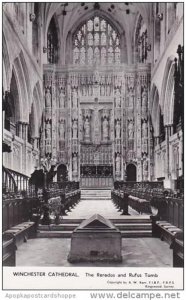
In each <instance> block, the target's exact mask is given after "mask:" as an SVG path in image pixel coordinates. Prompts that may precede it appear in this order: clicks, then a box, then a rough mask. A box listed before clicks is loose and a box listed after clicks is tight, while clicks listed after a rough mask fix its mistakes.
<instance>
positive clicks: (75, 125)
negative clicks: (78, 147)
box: [72, 120, 78, 139]
mask: <svg viewBox="0 0 186 300" xmlns="http://www.w3.org/2000/svg"><path fill="white" fill-rule="evenodd" d="M72 122H73V123H72V136H73V139H77V137H78V122H77V120H73V121H72Z"/></svg>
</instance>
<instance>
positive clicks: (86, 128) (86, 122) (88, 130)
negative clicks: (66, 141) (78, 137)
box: [84, 117, 90, 141]
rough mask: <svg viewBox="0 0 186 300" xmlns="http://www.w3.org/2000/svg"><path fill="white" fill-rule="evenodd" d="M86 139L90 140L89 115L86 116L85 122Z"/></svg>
mask: <svg viewBox="0 0 186 300" xmlns="http://www.w3.org/2000/svg"><path fill="white" fill-rule="evenodd" d="M84 139H85V140H86V141H89V140H90V121H89V118H88V117H86V119H85V122H84Z"/></svg>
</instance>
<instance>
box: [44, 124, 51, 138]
mask: <svg viewBox="0 0 186 300" xmlns="http://www.w3.org/2000/svg"><path fill="white" fill-rule="evenodd" d="M45 137H46V139H50V138H51V124H50V121H48V122H47V123H46V124H45Z"/></svg>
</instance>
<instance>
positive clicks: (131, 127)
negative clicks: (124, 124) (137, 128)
mask: <svg viewBox="0 0 186 300" xmlns="http://www.w3.org/2000/svg"><path fill="white" fill-rule="evenodd" d="M128 137H129V139H133V138H134V124H133V120H130V121H129V124H128Z"/></svg>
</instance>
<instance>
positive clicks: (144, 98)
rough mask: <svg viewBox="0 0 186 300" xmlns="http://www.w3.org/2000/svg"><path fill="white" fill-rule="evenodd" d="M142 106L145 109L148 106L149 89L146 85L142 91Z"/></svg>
mask: <svg viewBox="0 0 186 300" xmlns="http://www.w3.org/2000/svg"><path fill="white" fill-rule="evenodd" d="M142 107H143V108H144V109H146V108H147V89H146V88H145V87H144V89H143V93H142Z"/></svg>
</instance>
